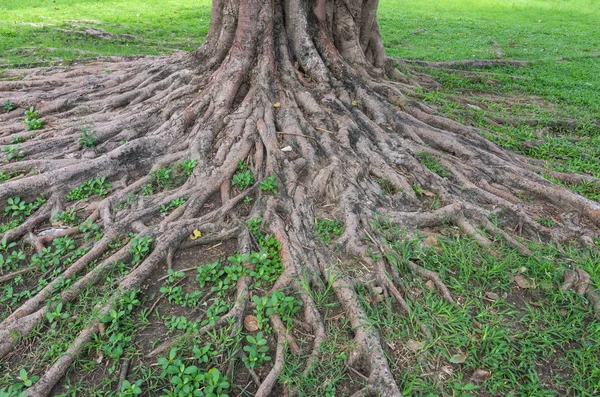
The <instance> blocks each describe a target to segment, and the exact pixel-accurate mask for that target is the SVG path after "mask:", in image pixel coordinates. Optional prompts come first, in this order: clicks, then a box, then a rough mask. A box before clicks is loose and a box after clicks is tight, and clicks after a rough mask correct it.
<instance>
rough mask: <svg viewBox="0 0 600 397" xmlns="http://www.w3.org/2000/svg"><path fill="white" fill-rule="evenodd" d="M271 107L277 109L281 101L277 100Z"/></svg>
mask: <svg viewBox="0 0 600 397" xmlns="http://www.w3.org/2000/svg"><path fill="white" fill-rule="evenodd" d="M273 107H274V108H276V109H279V108H280V107H281V103H279V102H277V103H274V104H273Z"/></svg>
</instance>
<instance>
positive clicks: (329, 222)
mask: <svg viewBox="0 0 600 397" xmlns="http://www.w3.org/2000/svg"><path fill="white" fill-rule="evenodd" d="M315 232H316V233H317V236H318V237H319V239H320V240H321V241H322V242H323V243H325V244H330V243H331V241H332V240H333V238H334V237H339V236H341V235H342V234H343V233H344V225H343V224H342V222H341V221H339V220H338V219H323V218H316V219H315Z"/></svg>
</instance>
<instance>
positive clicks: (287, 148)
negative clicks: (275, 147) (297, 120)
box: [281, 146, 292, 152]
mask: <svg viewBox="0 0 600 397" xmlns="http://www.w3.org/2000/svg"><path fill="white" fill-rule="evenodd" d="M281 151H282V152H291V151H292V147H291V146H286V147H284V148H281Z"/></svg>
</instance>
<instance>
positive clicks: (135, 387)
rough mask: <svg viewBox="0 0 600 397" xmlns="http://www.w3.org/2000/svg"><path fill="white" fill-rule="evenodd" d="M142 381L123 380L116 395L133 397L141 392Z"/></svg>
mask: <svg viewBox="0 0 600 397" xmlns="http://www.w3.org/2000/svg"><path fill="white" fill-rule="evenodd" d="M142 383H143V381H142V380H141V379H140V380H137V381H135V382H134V383H130V382H129V381H128V380H127V379H125V380H124V381H123V385H122V386H121V390H120V392H119V395H118V397H134V396H139V395H140V394H142V389H141V388H140V386H141V385H142Z"/></svg>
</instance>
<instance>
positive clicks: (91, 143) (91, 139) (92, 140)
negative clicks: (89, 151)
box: [79, 127, 98, 148]
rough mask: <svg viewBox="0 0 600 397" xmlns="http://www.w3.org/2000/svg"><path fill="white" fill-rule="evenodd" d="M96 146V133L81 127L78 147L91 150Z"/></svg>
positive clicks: (88, 128)
mask: <svg viewBox="0 0 600 397" xmlns="http://www.w3.org/2000/svg"><path fill="white" fill-rule="evenodd" d="M97 144H98V140H97V139H96V131H95V130H92V129H91V128H90V127H83V128H82V129H81V136H80V137H79V145H81V147H82V148H93V147H95V146H96V145H97Z"/></svg>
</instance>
